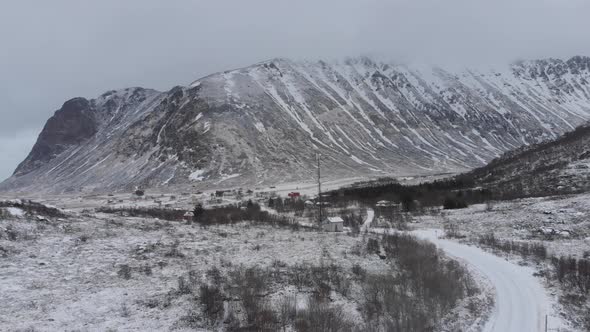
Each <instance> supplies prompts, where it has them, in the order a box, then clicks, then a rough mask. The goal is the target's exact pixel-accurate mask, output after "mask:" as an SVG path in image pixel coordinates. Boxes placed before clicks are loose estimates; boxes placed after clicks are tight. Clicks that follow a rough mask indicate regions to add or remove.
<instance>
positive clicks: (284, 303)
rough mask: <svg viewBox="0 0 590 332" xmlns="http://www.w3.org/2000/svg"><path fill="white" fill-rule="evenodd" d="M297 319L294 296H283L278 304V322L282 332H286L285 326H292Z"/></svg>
mask: <svg viewBox="0 0 590 332" xmlns="http://www.w3.org/2000/svg"><path fill="white" fill-rule="evenodd" d="M296 317H297V299H296V298H295V296H285V297H283V298H282V299H281V301H280V303H279V314H278V320H279V325H280V327H281V329H282V330H283V332H285V331H287V326H288V325H290V324H292V323H293V322H294V321H295V318H296Z"/></svg>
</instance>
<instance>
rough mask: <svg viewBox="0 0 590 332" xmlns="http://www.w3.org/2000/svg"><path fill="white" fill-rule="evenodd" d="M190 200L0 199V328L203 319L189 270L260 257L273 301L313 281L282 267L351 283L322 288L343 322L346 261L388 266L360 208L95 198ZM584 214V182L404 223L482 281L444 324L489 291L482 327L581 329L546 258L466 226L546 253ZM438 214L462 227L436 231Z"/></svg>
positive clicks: (300, 296) (585, 246) (584, 220)
mask: <svg viewBox="0 0 590 332" xmlns="http://www.w3.org/2000/svg"><path fill="white" fill-rule="evenodd" d="M202 197H208V194H203V196H202ZM107 200H110V201H112V203H108V202H107ZM194 200H195V197H194V196H192V195H191V196H183V195H161V196H154V197H151V198H147V199H146V198H143V199H137V198H136V197H133V196H131V195H123V194H118V195H115V196H96V197H88V198H81V197H67V198H61V199H60V198H59V197H53V198H48V199H47V200H46V202H49V203H52V204H54V205H58V206H63V207H67V208H68V209H70V211H72V212H71V216H70V217H68V218H65V219H60V218H58V219H55V218H50V219H49V220H37V219H36V218H35V217H34V216H32V215H28V216H27V215H25V214H23V213H21V212H20V211H18V209H17V210H15V209H12V210H10V211H9V212H10V214H11V215H12V217H9V218H6V217H4V218H0V235H1V236H0V289H1V290H2V296H3V305H2V306H0V330H9V331H35V330H42V331H45V330H84V331H86V330H89V331H107V330H113V331H115V330H137V331H139V330H170V329H177V330H189V329H190V330H195V329H196V330H208V329H210V326H209V327H207V326H208V325H207V321H206V318H205V317H203V316H202V315H201V314H197V313H196V312H200V309H199V310H197V309H198V308H199V305H198V304H195V296H194V294H195V292H196V290H195V289H192V288H191V286H187V284H190V283H195V284H203V283H208V282H211V278H212V275H215V274H216V273H220V274H221V275H223V276H225V277H224V278H230V279H231V278H233V277H231V276H232V275H233V274H240V273H244V271H246V272H247V271H249V269H252V268H264V269H265V270H266V271H271V272H272V271H274V272H272V273H271V274H270V275H269V276H267V277H268V278H278V279H276V280H274V279H273V281H272V282H269V283H268V284H269V285H271V286H269V288H268V289H266V290H265V294H267V296H268V299H269V303H273V304H274V305H278V304H279V303H280V302H281V301H282V299H284V298H286V297H289V298H292V299H295V302H296V306H297V307H298V308H304V307H305V306H306V303H307V302H308V301H309V299H310V297H311V296H312V294H317V291H316V290H312V289H310V288H309V287H315V286H310V285H307V286H305V287H303V286H302V287H296V286H294V285H293V284H292V283H291V284H289V283H287V284H285V283H284V282H285V281H284V279H285V278H288V279H289V278H292V277H291V276H292V275H296V273H294V271H298V270H297V269H299V268H301V267H305V268H306V269H311V270H313V268H314V267H324V268H325V267H330V266H332V267H333V268H332V269H334V271H336V272H334V273H335V275H337V276H339V277H338V278H341V277H342V278H344V279H347V280H352V283H351V285H349V288H348V289H345V290H341V291H342V292H344V293H342V292H341V291H336V290H334V289H333V292H331V293H330V295H329V299H330V300H329V302H330V303H331V305H332V306H334V307H338V308H339V309H341V310H342V313H343V314H344V315H345V317H346V318H347V320H349V321H350V322H351V323H353V324H358V325H360V324H362V323H363V312H362V309H361V307H362V306H363V305H362V303H363V301H365V300H366V298H365V297H364V295H363V294H364V293H365V292H366V289H365V288H364V287H366V286H363V284H362V282H361V281H360V279H359V275H357V273H361V272H359V271H364V272H362V273H366V274H370V275H383V276H384V275H390V274H396V271H395V269H392V266H390V265H388V264H385V263H384V261H383V260H382V259H380V258H379V256H378V255H375V254H371V253H370V252H368V250H367V241H368V239H369V238H371V237H372V235H371V234H370V231H374V230H370V224H371V219H372V217H373V211H372V210H371V209H369V210H368V211H367V219H366V220H365V223H364V224H363V225H362V226H361V235H359V236H350V235H348V234H345V233H336V234H335V233H324V232H317V231H308V230H305V229H301V230H292V229H288V228H276V227H271V226H263V225H250V224H237V225H233V226H229V225H228V226H210V227H207V228H203V227H200V226H198V225H195V224H192V225H188V224H186V223H184V222H168V221H162V220H157V219H151V218H148V219H146V218H133V217H122V216H116V215H112V214H102V213H94V212H93V209H94V208H95V207H98V206H103V205H109V206H135V205H139V206H149V205H153V206H160V205H162V204H166V203H168V204H171V205H173V206H175V207H178V206H182V207H186V208H188V207H190V206H191V204H192V202H194ZM155 201H161V202H163V203H156V202H155ZM375 213H377V211H375ZM589 215H590V195H587V194H586V195H575V196H568V197H553V198H536V199H524V200H517V201H512V202H502V203H495V204H487V205H474V206H471V207H469V208H467V209H461V210H453V211H443V212H442V213H440V212H438V213H433V214H426V215H421V216H414V217H413V222H414V223H413V224H412V225H411V226H412V227H413V228H415V229H416V230H415V231H414V234H416V235H418V236H419V237H421V238H424V239H427V240H429V241H432V242H434V243H435V244H436V245H437V246H439V247H440V248H442V249H443V250H444V251H445V252H446V253H448V254H449V255H450V256H451V257H454V258H455V259H458V260H459V261H461V262H463V263H464V264H466V265H467V266H469V267H470V269H471V271H472V272H473V275H474V277H475V279H476V280H477V281H478V282H479V284H480V286H481V290H482V294H481V295H478V296H476V297H473V298H470V300H469V301H470V302H469V303H471V304H474V303H475V306H476V310H475V311H470V310H467V309H466V308H471V307H469V306H468V305H467V302H465V303H462V304H460V307H461V308H463V309H461V308H459V309H458V310H456V311H454V312H453V315H455V316H456V317H460V318H459V320H463V323H464V324H463V325H456V324H457V322H456V321H455V322H453V319H447V320H444V321H445V322H447V323H448V324H449V325H448V326H447V329H449V328H450V330H455V329H457V328H459V326H460V329H462V330H470V331H477V330H481V329H482V328H484V322H483V321H481V319H482V318H481V317H482V316H481V315H482V314H483V315H484V316H483V317H484V318H485V312H487V311H488V310H487V309H486V301H487V299H489V298H490V296H491V294H495V306H494V309H493V310H492V311H491V318H490V320H489V323H488V324H487V325H485V328H484V331H486V332H488V331H507V332H509V331H528V330H530V331H538V330H542V329H543V328H544V319H545V317H544V315H545V314H547V315H548V316H549V327H551V328H557V327H559V328H563V329H564V330H568V331H577V330H579V331H582V330H583V329H581V328H580V327H579V326H580V325H576V324H569V323H568V321H569V319H570V318H572V319H573V320H578V321H579V320H580V317H579V316H576V315H580V314H582V315H583V311H580V312H575V311H574V312H572V311H571V310H569V309H568V306H566V305H565V304H564V303H563V302H561V303H558V302H559V301H561V300H562V299H563V298H564V296H565V295H567V294H564V293H563V291H562V290H560V288H559V287H558V285H556V283H555V282H548V281H544V279H543V278H542V277H536V276H533V274H535V273H538V272H540V271H543V269H545V268H546V266H545V265H543V264H542V263H538V262H532V261H527V260H521V259H520V258H516V257H514V256H510V255H505V254H504V253H501V252H496V251H492V250H491V249H489V248H483V250H482V249H479V248H476V247H475V246H477V245H479V243H478V238H480V237H482V236H485V235H489V234H491V233H493V234H494V236H495V237H497V238H498V239H500V240H502V239H503V240H516V241H523V242H530V243H543V244H544V245H545V246H546V247H547V250H548V254H549V255H555V256H562V255H571V256H573V257H578V258H582V257H585V256H586V255H588V252H590V231H589V229H590V220H589V219H588V216H589ZM0 217H1V216H0ZM449 224H452V225H454V226H453V227H455V229H458V232H459V233H460V235H461V237H463V238H462V239H458V240H457V239H453V240H450V239H441V238H440V236H439V235H444V234H445V230H444V229H445V226H448V225H449ZM541 228H552V229H555V230H557V231H567V232H566V233H564V232H562V233H561V234H562V235H560V236H552V237H551V238H547V237H546V236H542V235H540V234H539V233H538V232H537V231H538V230H539V229H541ZM365 229H367V230H368V232H367V233H368V234H365V231H364V230H365ZM363 234H364V235H363ZM563 234H568V235H563ZM460 242H464V243H460ZM468 245H469V246H468ZM484 250H485V251H487V252H488V253H486V252H484ZM492 252H493V253H495V255H492V254H491V253H492ZM518 265H529V266H518ZM216 269H218V270H219V272H215V270H216ZM311 270H310V271H311ZM212 271H213V272H212ZM250 271H253V270H250ZM353 271H356V272H353ZM338 278H337V279H338ZM214 279H215V278H214ZM232 280H233V279H232ZM290 280H291V279H290ZM338 280H340V279H338ZM306 287H308V288H306ZM332 287H335V286H334V285H332ZM338 287H340V286H338ZM543 287H545V288H546V289H547V290H546V289H544V288H543ZM343 294H346V295H343ZM230 296H231V295H230ZM226 302H227V299H226ZM231 302H232V301H231V300H230V301H229V303H231ZM487 305H489V303H488V304H487ZM583 305H584V304H582V309H583ZM586 305H588V304H586ZM230 307H231V306H230ZM230 307H228V308H226V310H228V311H230V310H234V311H235V314H236V315H237V316H240V315H245V314H246V313H244V312H240V310H235V309H231V308H230ZM226 312H227V311H226ZM456 317H455V320H456V319H457V318H456ZM525 317H526V318H525ZM242 319H244V318H243V317H242ZM478 320H480V321H478ZM578 323H579V322H578ZM576 326H578V327H576Z"/></svg>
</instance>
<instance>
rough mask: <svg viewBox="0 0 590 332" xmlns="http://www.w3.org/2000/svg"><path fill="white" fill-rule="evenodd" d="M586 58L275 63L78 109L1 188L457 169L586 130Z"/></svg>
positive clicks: (69, 106) (110, 96) (47, 131)
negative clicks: (319, 161) (479, 64)
mask: <svg viewBox="0 0 590 332" xmlns="http://www.w3.org/2000/svg"><path fill="white" fill-rule="evenodd" d="M589 82H590V58H588V57H573V58H571V59H569V60H567V61H562V60H557V59H549V60H535V61H523V62H519V63H515V64H512V65H510V66H505V67H504V68H499V67H496V68H490V69H485V70H484V69H462V70H451V69H448V68H447V69H445V68H441V67H429V66H406V65H396V64H386V63H379V62H376V61H373V60H371V59H369V58H356V59H350V60H347V61H343V62H323V61H319V62H296V61H291V60H286V59H274V60H271V61H266V62H263V63H259V64H256V65H253V66H250V67H247V68H243V69H237V70H232V71H227V72H223V73H217V74H214V75H211V76H207V77H205V78H202V79H199V80H197V81H196V82H194V83H193V84H191V85H190V86H188V87H175V88H173V89H172V90H170V91H168V92H157V91H154V90H146V89H141V88H133V89H125V90H121V91H110V92H107V93H105V94H103V95H102V96H100V97H98V98H97V99H93V100H86V99H83V98H76V99H73V100H70V101H68V102H66V103H65V104H64V106H63V107H62V108H61V109H60V110H58V111H57V112H56V113H55V115H54V116H53V117H52V118H50V119H49V121H48V122H47V124H46V125H45V128H44V129H43V131H42V132H41V134H40V136H39V139H38V141H37V143H36V144H35V146H34V147H33V150H32V151H31V153H30V154H29V156H28V157H27V158H26V159H25V160H24V161H23V162H22V163H21V164H20V165H19V167H18V168H17V170H16V171H15V173H14V175H13V176H12V177H11V178H9V179H8V180H6V181H5V182H4V183H2V184H1V185H0V188H1V189H4V190H22V191H39V190H41V191H51V192H69V191H80V190H82V191H92V190H95V189H96V190H116V189H125V188H131V187H133V186H138V185H141V186H148V187H157V186H165V185H177V186H190V185H194V184H197V185H201V186H204V185H218V186H224V185H230V184H241V185H242V184H243V185H255V184H259V183H275V182H288V181H300V180H308V179H312V178H313V177H314V175H315V172H316V169H315V166H314V165H315V154H316V153H317V152H319V153H321V154H322V156H323V167H324V168H325V170H324V173H326V175H327V176H329V177H351V176H359V175H370V176H379V175H386V174H387V175H405V174H427V173H437V172H446V171H460V170H465V169H470V168H473V167H477V166H481V165H484V164H485V163H486V162H488V161H489V160H491V159H493V158H495V157H497V156H499V155H500V154H502V153H503V152H505V151H508V150H512V149H515V148H518V147H520V146H522V145H527V144H532V143H537V142H540V141H543V140H547V139H551V138H555V137H557V136H559V135H560V134H562V133H564V132H566V131H570V130H573V129H574V128H575V127H576V126H577V125H579V124H581V123H584V122H585V121H587V120H589V119H590V83H589Z"/></svg>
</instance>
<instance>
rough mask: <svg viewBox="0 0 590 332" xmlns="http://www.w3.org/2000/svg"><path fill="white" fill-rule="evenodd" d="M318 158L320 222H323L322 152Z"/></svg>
mask: <svg viewBox="0 0 590 332" xmlns="http://www.w3.org/2000/svg"><path fill="white" fill-rule="evenodd" d="M316 158H317V160H318V203H319V204H320V209H319V212H320V216H319V223H320V224H321V223H322V180H321V172H320V154H319V153H318V154H317V156H316Z"/></svg>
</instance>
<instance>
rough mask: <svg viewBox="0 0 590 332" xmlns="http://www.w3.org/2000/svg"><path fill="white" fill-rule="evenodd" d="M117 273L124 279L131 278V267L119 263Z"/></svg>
mask: <svg viewBox="0 0 590 332" xmlns="http://www.w3.org/2000/svg"><path fill="white" fill-rule="evenodd" d="M117 275H118V276H119V277H121V278H123V279H125V280H129V279H131V267H130V266H129V265H127V264H122V265H120V266H119V271H117Z"/></svg>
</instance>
